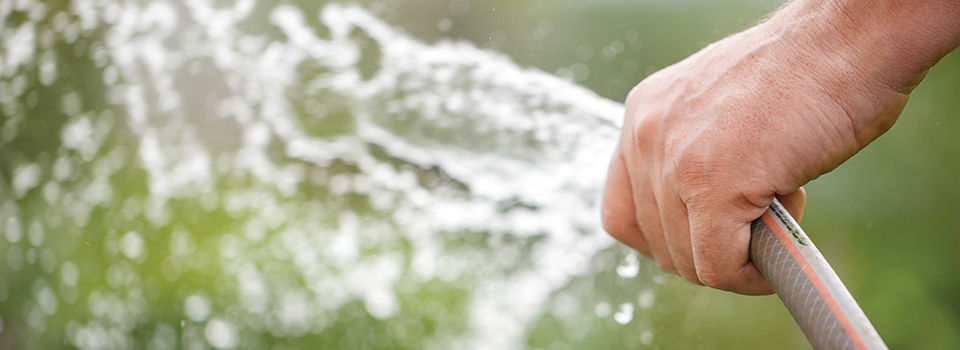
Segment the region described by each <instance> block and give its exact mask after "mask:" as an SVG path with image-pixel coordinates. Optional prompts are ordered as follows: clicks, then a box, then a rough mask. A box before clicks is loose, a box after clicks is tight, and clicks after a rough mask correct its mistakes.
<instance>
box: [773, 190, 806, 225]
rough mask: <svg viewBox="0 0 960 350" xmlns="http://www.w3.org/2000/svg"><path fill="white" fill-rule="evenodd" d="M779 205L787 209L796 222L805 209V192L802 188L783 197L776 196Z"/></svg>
mask: <svg viewBox="0 0 960 350" xmlns="http://www.w3.org/2000/svg"><path fill="white" fill-rule="evenodd" d="M777 199H778V200H780V204H783V207H784V208H786V209H787V211H788V212H789V213H790V215H791V216H793V218H794V219H795V220H797V222H800V219H802V218H803V209H804V208H806V207H807V191H806V190H804V189H803V187H800V188H798V189H797V190H796V191H793V192H791V193H788V194H785V195H777Z"/></svg>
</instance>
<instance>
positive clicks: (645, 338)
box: [640, 330, 653, 345]
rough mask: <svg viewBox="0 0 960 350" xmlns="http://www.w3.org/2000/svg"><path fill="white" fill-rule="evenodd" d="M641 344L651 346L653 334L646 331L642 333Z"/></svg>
mask: <svg viewBox="0 0 960 350" xmlns="http://www.w3.org/2000/svg"><path fill="white" fill-rule="evenodd" d="M640 343H641V344H643V345H650V344H651V343H653V332H652V331H650V330H646V331H643V332H642V333H640Z"/></svg>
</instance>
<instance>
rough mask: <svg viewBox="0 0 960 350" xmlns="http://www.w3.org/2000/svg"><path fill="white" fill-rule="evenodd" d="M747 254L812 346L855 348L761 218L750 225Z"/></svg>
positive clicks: (812, 286)
mask: <svg viewBox="0 0 960 350" xmlns="http://www.w3.org/2000/svg"><path fill="white" fill-rule="evenodd" d="M751 231H752V235H751V238H750V258H751V259H752V260H753V263H754V265H756V266H757V268H758V269H759V270H760V273H762V274H763V276H764V277H766V278H767V281H768V282H770V286H771V287H773V290H774V291H775V292H776V293H777V296H779V297H780V300H781V301H782V302H783V305H784V306H786V307H787V310H789V311H790V315H792V316H793V318H794V319H795V320H796V321H797V325H799V326H800V329H801V330H802V331H803V334H804V335H805V336H806V337H807V340H808V341H809V342H810V345H812V346H813V348H814V349H856V346H855V344H854V342H853V340H851V339H850V338H849V337H848V335H847V334H846V333H845V332H844V330H843V327H842V326H841V324H840V321H839V320H838V319H837V317H836V315H834V314H833V312H831V310H830V307H829V306H828V305H827V302H826V300H824V296H822V295H820V294H819V293H818V292H817V289H816V287H815V286H814V284H813V282H812V281H810V279H809V278H808V277H807V275H806V274H804V272H803V268H802V267H801V266H800V263H799V262H797V261H796V260H794V258H793V257H792V256H791V255H790V252H789V251H788V250H787V247H785V246H784V245H783V243H782V242H781V241H780V240H779V239H777V237H776V235H775V234H774V233H773V231H772V230H771V229H770V227H769V226H767V224H766V223H765V222H763V220H756V221H754V222H753V226H752V227H751Z"/></svg>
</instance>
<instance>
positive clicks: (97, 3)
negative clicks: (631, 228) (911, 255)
mask: <svg viewBox="0 0 960 350" xmlns="http://www.w3.org/2000/svg"><path fill="white" fill-rule="evenodd" d="M307 8H309V7H307ZM0 23H2V25H0V29H2V32H0V41H2V42H3V43H4V44H3V45H4V46H3V49H2V50H0V108H2V109H0V117H2V118H0V125H2V133H0V150H2V151H0V180H2V181H0V256H2V257H3V259H2V260H0V272H2V273H0V347H13V348H27V349H29V348H51V347H60V346H69V347H77V348H81V349H122V348H148V349H171V348H189V349H199V348H206V347H213V348H276V349H280V348H284V349H286V348H316V346H317V345H321V346H320V347H321V348H385V347H390V348H395V347H400V348H406V347H409V348H488V349H489V348H518V347H526V346H530V343H529V342H530V339H531V334H532V333H533V332H534V331H535V328H537V325H538V324H541V323H543V322H546V321H544V320H545V319H558V320H560V321H558V322H560V324H561V326H558V327H559V328H557V329H559V330H560V331H559V332H553V333H550V334H551V336H554V337H556V338H557V339H574V340H575V339H579V338H583V337H584V336H586V333H587V332H588V331H589V330H590V329H591V328H590V327H589V326H588V325H594V324H597V322H599V321H597V320H596V319H607V320H609V319H613V320H614V321H615V322H617V323H620V324H627V323H631V322H633V324H634V325H635V326H637V327H638V330H637V331H636V332H635V333H636V334H637V339H638V341H639V342H642V343H644V344H649V343H650V342H651V341H652V339H653V333H651V332H650V331H649V330H644V326H642V322H643V321H642V320H636V319H634V314H635V310H641V309H649V308H650V307H651V306H652V304H653V300H654V298H653V295H654V294H653V289H652V288H653V287H651V286H652V285H653V284H654V283H653V282H651V277H650V276H652V275H654V274H651V273H642V274H640V275H641V277H637V276H638V271H640V270H641V269H648V268H649V267H647V266H646V263H645V262H643V261H638V259H637V257H636V256H635V255H630V254H628V253H627V252H626V250H625V249H623V248H619V247H616V246H614V245H613V241H612V240H611V239H610V238H609V237H607V236H606V235H605V234H603V233H602V232H601V230H600V225H599V220H598V219H599V217H598V208H597V206H598V200H599V193H600V191H599V189H600V186H601V185H602V183H603V181H602V180H603V176H604V172H605V170H606V163H607V160H608V156H609V154H610V151H611V150H612V147H613V144H614V142H615V140H616V135H617V128H616V126H617V123H618V122H619V119H620V114H621V113H622V106H620V105H619V104H617V103H614V102H611V101H609V100H606V99H603V98H599V97H597V96H596V95H594V94H593V93H591V92H589V91H588V90H586V89H584V88H581V87H578V86H576V85H575V84H573V83H570V82H569V81H568V80H564V79H560V78H557V77H555V76H552V75H550V74H546V73H543V72H540V71H537V70H534V69H527V68H522V67H518V66H517V65H516V64H514V63H512V61H511V60H510V59H509V58H507V57H505V56H503V55H501V54H497V53H495V52H491V51H487V50H481V49H478V48H476V47H474V46H472V45H470V44H466V43H463V42H440V43H436V44H431V45H427V44H423V43H421V42H419V41H417V40H416V39H413V38H411V37H409V36H407V35H405V34H404V33H402V32H401V31H398V30H396V29H394V28H392V27H391V26H390V25H388V24H385V23H384V22H383V21H381V20H379V19H377V17H376V16H374V15H372V14H371V12H369V11H367V10H365V9H363V8H361V7H356V6H353V5H340V4H336V3H331V4H327V5H325V6H323V7H322V8H321V9H320V10H319V11H316V13H314V12H312V11H309V10H305V9H304V8H301V7H298V6H295V5H291V4H284V3H282V2H280V3H278V4H273V3H269V4H268V3H262V2H261V3H257V2H255V1H253V0H242V1H237V2H223V1H184V2H165V1H149V2H147V1H105V0H78V1H72V2H70V3H69V5H56V4H53V3H51V4H48V3H44V2H32V1H20V0H5V1H0ZM618 261H622V263H620V264H621V266H619V267H617V266H616V265H617V262H618ZM623 279H626V280H633V281H634V282H629V283H633V284H630V291H629V293H622V294H623V295H626V296H627V297H623V296H622V295H621V294H620V293H621V292H618V291H617V288H620V287H622V286H623V285H624V283H627V282H623V281H622V280H623ZM613 286H620V287H616V288H615V287H613ZM638 291H639V292H638ZM637 295H639V297H637ZM647 329H649V327H647Z"/></svg>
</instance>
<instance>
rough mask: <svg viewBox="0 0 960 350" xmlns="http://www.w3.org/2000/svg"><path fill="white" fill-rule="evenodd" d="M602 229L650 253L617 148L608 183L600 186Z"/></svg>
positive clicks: (629, 244)
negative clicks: (601, 190) (602, 186)
mask: <svg viewBox="0 0 960 350" xmlns="http://www.w3.org/2000/svg"><path fill="white" fill-rule="evenodd" d="M602 212H603V213H602V214H603V219H602V220H603V229H604V230H606V231H607V233H609V234H610V235H611V236H613V238H616V239H617V240H619V241H620V242H623V243H624V244H626V245H627V246H630V247H631V248H633V249H636V250H637V251H639V252H640V253H641V254H644V255H647V256H650V249H649V247H647V242H646V240H644V239H643V234H642V233H641V232H640V228H639V226H638V225H637V210H636V208H635V207H634V205H633V189H632V188H631V186H630V178H629V177H628V176H627V169H626V164H624V161H623V155H622V153H621V152H620V147H617V150H616V151H614V154H613V159H612V160H611V161H610V168H609V170H608V171H607V183H606V185H605V187H604V188H603V204H602Z"/></svg>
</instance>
